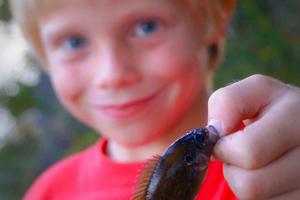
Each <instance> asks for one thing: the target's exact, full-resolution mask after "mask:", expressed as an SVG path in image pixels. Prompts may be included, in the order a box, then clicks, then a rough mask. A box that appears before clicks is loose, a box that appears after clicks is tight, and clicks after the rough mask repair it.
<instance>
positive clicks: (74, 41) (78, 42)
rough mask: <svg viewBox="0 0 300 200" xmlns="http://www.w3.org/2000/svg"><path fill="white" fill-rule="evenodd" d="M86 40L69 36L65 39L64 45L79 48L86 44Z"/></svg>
mask: <svg viewBox="0 0 300 200" xmlns="http://www.w3.org/2000/svg"><path fill="white" fill-rule="evenodd" d="M86 43H87V42H86V40H85V39H84V38H82V37H77V36H74V37H70V38H68V39H66V40H65V42H64V44H65V45H66V47H67V48H69V49H73V50H76V49H80V48H83V47H85V46H86Z"/></svg>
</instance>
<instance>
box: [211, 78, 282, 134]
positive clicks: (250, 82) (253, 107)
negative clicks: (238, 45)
mask: <svg viewBox="0 0 300 200" xmlns="http://www.w3.org/2000/svg"><path fill="white" fill-rule="evenodd" d="M284 88H285V85H284V84H283V83H281V82H279V81H277V80H275V79H272V78H270V77H266V76H262V75H253V76H251V77H249V78H246V79H244V80H242V81H239V82H237V83H234V84H232V85H229V86H227V87H225V88H221V89H219V90H217V91H216V92H214V93H213V94H212V95H211V97H210V98H209V101H208V119H209V120H217V121H220V122H221V123H222V132H223V133H224V134H229V133H231V132H234V131H236V130H237V129H238V128H239V127H240V124H241V122H242V121H243V120H245V119H249V118H254V117H255V116H256V115H257V114H258V113H259V112H260V111H261V110H262V109H263V108H264V107H266V106H267V105H268V104H270V103H271V102H273V101H274V100H275V99H277V98H280V97H281V96H282V95H281V94H282V92H283V91H284Z"/></svg>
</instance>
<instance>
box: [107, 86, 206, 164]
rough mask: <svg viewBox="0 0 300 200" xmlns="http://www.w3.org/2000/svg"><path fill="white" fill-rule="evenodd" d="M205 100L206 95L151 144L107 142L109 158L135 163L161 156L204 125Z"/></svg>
mask: <svg viewBox="0 0 300 200" xmlns="http://www.w3.org/2000/svg"><path fill="white" fill-rule="evenodd" d="M200 93H201V92H200ZM202 94H203V92H202ZM207 100H208V94H207V95H206V96H205V97H203V96H202V97H199V98H197V100H196V101H195V102H194V104H193V105H192V106H191V107H190V109H189V110H187V112H186V113H185V114H184V117H183V118H182V119H181V120H180V121H176V123H174V126H173V128H172V129H170V131H168V132H167V133H166V134H164V135H163V136H161V137H160V138H159V139H156V140H155V141H153V142H150V143H147V144H143V145H140V146H137V147H134V148H133V147H128V146H125V145H120V144H118V143H116V142H114V141H109V143H108V147H107V152H108V154H109V156H110V157H111V158H112V159H113V160H116V161H120V162H137V161H144V160H147V159H150V158H151V157H152V156H154V155H161V154H162V153H163V152H164V151H165V150H166V149H167V147H168V146H169V145H170V144H172V143H173V142H174V141H175V140H176V139H177V138H178V137H180V136H182V135H183V134H185V133H186V132H187V131H189V130H190V129H193V128H198V127H203V126H205V125H206V123H207Z"/></svg>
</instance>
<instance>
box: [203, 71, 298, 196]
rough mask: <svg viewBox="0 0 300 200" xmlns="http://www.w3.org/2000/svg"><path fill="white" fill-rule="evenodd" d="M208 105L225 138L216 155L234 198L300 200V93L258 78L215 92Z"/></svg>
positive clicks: (263, 77)
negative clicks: (222, 163) (242, 126)
mask: <svg viewBox="0 0 300 200" xmlns="http://www.w3.org/2000/svg"><path fill="white" fill-rule="evenodd" d="M208 104H209V109H208V110H209V111H208V113H209V119H212V120H213V121H215V120H216V121H219V122H220V125H221V126H220V129H221V133H222V134H223V135H224V137H222V138H221V139H220V140H219V142H218V143H217V144H216V146H215V148H214V154H215V156H216V157H217V158H218V159H219V160H221V161H223V162H224V163H225V164H224V176H225V178H226V180H227V181H228V184H229V186H230V187H231V189H232V191H233V192H234V193H235V194H236V196H237V197H238V198H239V199H288V200H293V199H295V200H296V199H297V200H299V199H300V89H299V88H296V87H293V86H290V85H287V84H284V83H282V82H280V81H277V80H275V79H272V78H270V77H266V76H262V75H254V76H251V77H249V78H246V79H244V80H242V81H239V82H236V83H234V84H232V85H229V86H227V87H225V88H222V89H219V90H217V91H216V92H215V93H214V94H213V95H212V96H211V97H210V99H209V103H208ZM242 122H244V124H245V125H246V127H245V128H244V129H243V130H239V127H240V125H241V123H242Z"/></svg>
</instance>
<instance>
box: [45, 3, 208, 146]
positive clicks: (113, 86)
mask: <svg viewBox="0 0 300 200" xmlns="http://www.w3.org/2000/svg"><path fill="white" fill-rule="evenodd" d="M58 2H59V3H58ZM56 3H58V4H62V5H60V6H57V8H56V9H55V11H53V12H50V13H47V14H45V15H43V16H42V18H41V20H40V23H39V28H40V32H41V38H42V44H43V46H44V48H45V51H46V56H47V60H48V70H49V74H50V77H51V80H52V82H53V85H54V88H55V91H56V93H57V95H58V97H59V99H60V100H61V102H62V103H63V104H64V105H65V107H66V108H67V109H68V110H69V111H70V112H71V113H72V114H73V115H75V116H76V117H77V118H78V119H80V120H81V121H83V122H84V123H86V124H87V125H89V126H91V127H92V128H94V129H96V130H97V131H99V132H101V133H102V134H103V135H105V136H106V137H109V138H112V139H114V140H115V141H117V142H119V143H122V144H126V145H139V144H143V143H146V142H149V141H152V140H153V139H156V138H158V137H160V136H161V135H162V134H164V133H166V132H168V131H170V129H173V128H174V127H176V125H177V124H179V121H180V120H181V119H182V118H183V117H185V114H186V113H187V111H188V110H189V109H194V110H197V109H199V107H193V105H195V104H194V102H195V101H196V100H197V101H198V100H201V99H203V98H206V94H205V92H204V91H206V90H205V89H204V88H205V87H206V85H205V78H206V76H207V69H206V67H205V64H203V63H205V57H204V53H203V52H204V51H205V48H204V47H201V43H203V41H202V40H203V38H202V31H204V30H201V26H200V25H198V27H200V28H198V29H197V30H196V28H195V26H194V25H193V24H192V22H191V20H190V18H189V15H188V14H187V11H186V10H183V9H181V7H180V5H179V3H175V2H174V1H173V0H143V1H141V0H102V1H92V0H86V1H82V0H75V1H72V3H71V4H70V1H67V0H63V1H56ZM199 98H200V99H199ZM203 106H206V104H205V105H203ZM195 112H197V111H195ZM199 112H200V109H199Z"/></svg>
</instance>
